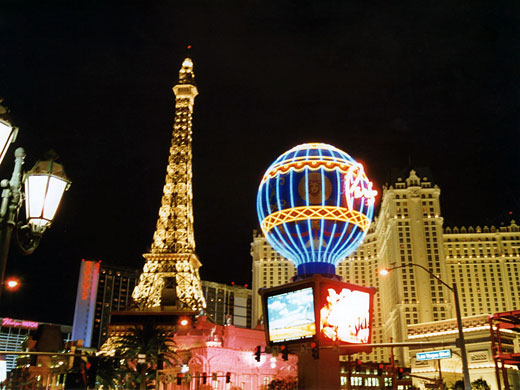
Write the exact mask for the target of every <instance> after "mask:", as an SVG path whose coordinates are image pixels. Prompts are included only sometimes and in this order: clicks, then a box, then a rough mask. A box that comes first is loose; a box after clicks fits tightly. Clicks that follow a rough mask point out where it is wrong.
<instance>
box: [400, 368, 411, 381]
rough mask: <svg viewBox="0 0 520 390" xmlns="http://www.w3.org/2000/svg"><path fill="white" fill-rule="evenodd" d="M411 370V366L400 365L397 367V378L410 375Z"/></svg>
mask: <svg viewBox="0 0 520 390" xmlns="http://www.w3.org/2000/svg"><path fill="white" fill-rule="evenodd" d="M411 372H412V369H411V368H410V367H399V368H397V379H403V377H405V376H409V375H410V373H411Z"/></svg>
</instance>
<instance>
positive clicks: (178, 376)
mask: <svg viewBox="0 0 520 390" xmlns="http://www.w3.org/2000/svg"><path fill="white" fill-rule="evenodd" d="M181 383H182V374H177V386H180V385H181Z"/></svg>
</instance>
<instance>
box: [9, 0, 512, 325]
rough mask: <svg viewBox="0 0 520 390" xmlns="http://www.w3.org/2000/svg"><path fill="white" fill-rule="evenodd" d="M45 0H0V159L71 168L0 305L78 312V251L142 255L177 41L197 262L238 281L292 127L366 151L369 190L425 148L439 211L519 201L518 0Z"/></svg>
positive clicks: (152, 219)
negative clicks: (188, 117) (9, 133)
mask: <svg viewBox="0 0 520 390" xmlns="http://www.w3.org/2000/svg"><path fill="white" fill-rule="evenodd" d="M41 3H43V2H41ZM41 3H40V2H23V1H13V2H3V4H2V9H1V12H0V51H1V60H0V96H2V97H4V98H5V101H4V105H6V106H8V107H9V108H10V110H11V116H12V117H13V121H14V122H15V124H16V125H18V127H19V128H20V132H19V136H18V139H17V142H16V144H15V145H13V146H11V148H10V150H9V152H8V153H9V154H8V156H7V157H6V158H5V160H4V161H3V163H2V165H1V167H0V175H1V176H0V178H9V177H10V175H11V172H12V168H13V153H14V149H15V147H19V146H23V147H24V148H25V149H26V152H27V155H28V157H27V159H26V165H25V168H26V169H29V168H30V167H32V165H33V164H34V163H35V161H36V160H37V159H39V158H41V157H42V156H43V154H44V153H45V152H46V151H47V150H49V149H54V150H56V152H57V153H58V154H59V156H60V162H61V163H63V165H64V166H65V170H66V172H67V174H68V176H69V177H70V179H71V180H72V187H71V188H70V190H69V191H68V193H66V195H65V198H64V202H63V205H62V207H61V209H60V210H59V211H58V215H57V219H56V221H55V224H54V225H53V226H52V228H51V229H50V230H49V231H48V232H47V233H46V234H45V236H44V237H43V239H42V242H41V245H40V247H39V248H38V249H37V250H36V252H35V253H34V254H33V255H31V256H27V257H25V256H22V255H20V254H19V252H18V251H17V248H16V246H15V245H13V246H12V247H11V252H10V256H9V261H8V272H7V274H8V275H18V276H19V277H21V278H22V280H23V283H24V285H23V287H22V288H21V289H20V290H18V291H17V292H16V293H5V294H4V296H3V299H2V300H3V301H2V302H1V308H0V316H9V317H13V318H19V319H28V320H36V321H47V322H54V323H64V324H72V320H73V313H74V301H75V297H76V288H77V280H78V275H79V266H80V262H81V259H83V258H84V259H96V260H97V259H100V260H103V262H105V263H107V264H113V265H121V266H128V267H133V268H138V269H141V268H142V265H143V264H144V259H143V258H142V256H141V254H142V253H145V252H146V251H147V250H148V248H149V246H150V244H151V242H152V236H153V232H154V230H155V224H156V220H157V215H158V209H159V206H160V200H161V195H162V186H163V184H164V178H165V173H166V164H167V159H168V153H169V147H170V139H171V131H172V125H173V114H174V95H173V92H172V90H171V88H172V87H173V85H175V83H176V81H177V77H178V70H179V68H180V65H181V63H182V60H183V59H184V57H185V55H186V46H187V45H188V44H191V45H192V46H193V49H192V58H193V61H194V64H195V68H194V70H195V75H196V80H197V84H198V89H199V96H198V97H197V98H196V101H195V112H194V122H193V167H194V183H193V188H194V210H195V237H196V243H197V253H198V255H199V258H200V260H201V261H202V263H203V267H202V268H201V270H200V271H201V277H202V278H203V279H205V280H212V281H218V282H226V283H231V282H232V281H234V282H236V283H240V284H244V283H250V280H251V256H250V253H249V251H250V243H251V241H252V231H253V229H255V228H256V227H257V224H258V222H257V218H256V206H255V205H256V190H257V188H258V184H259V182H260V179H261V177H262V175H263V172H264V171H265V170H266V169H267V167H268V166H269V164H270V163H271V162H272V161H273V160H274V159H275V158H276V157H278V156H279V155H280V154H282V153H283V152H285V151H286V150H288V149H290V148H291V147H293V146H295V145H298V144H300V143H304V142H325V143H330V144H332V145H334V146H336V147H338V148H340V149H342V150H344V151H346V152H347V153H349V154H350V155H351V156H353V157H354V158H356V159H357V160H358V161H361V162H363V163H364V164H365V168H366V171H367V172H368V175H369V177H371V178H372V180H373V181H374V183H375V187H376V189H378V190H379V191H380V192H381V186H382V185H383V184H384V183H386V182H388V181H389V180H390V177H391V172H392V169H402V168H409V167H411V166H414V167H417V166H427V167H430V168H431V170H432V172H433V180H434V181H435V183H436V184H438V185H439V187H440V188H441V190H442V193H441V206H442V215H443V217H444V224H445V225H447V226H455V225H458V226H461V225H466V226H468V225H474V226H476V225H482V226H483V225H492V224H493V225H495V226H500V224H501V223H505V224H509V221H510V220H511V219H512V218H516V219H517V220H519V219H520V200H519V197H520V178H519V174H518V172H519V169H520V163H519V146H520V136H519V132H518V127H519V85H520V84H519V70H520V67H519V66H520V47H519V46H520V45H519V43H520V42H519V37H520V31H519V26H520V10H519V3H518V2H515V1H510V2H490V1H478V0H473V1H470V2H460V1H452V0H451V1H432V2H423V1H419V2H417V1H410V2H399V4H400V5H399V6H394V5H390V4H387V3H386V2H381V4H379V5H377V6H376V5H367V4H365V2H353V1H337V2H336V1H328V0H321V1H305V0H299V1H279V0H278V1H277V0H273V1H267V0H266V1H259V0H257V1H206V2H199V1H185V2H174V1H170V2H164V1H153V2H152V1H150V2H134V1H129V2H108V1H105V2H96V1H93V2H86V1H85V2H81V1H77V2H65V1H64V2H45V5H43V4H41ZM498 3H500V4H498ZM379 200H380V198H379Z"/></svg>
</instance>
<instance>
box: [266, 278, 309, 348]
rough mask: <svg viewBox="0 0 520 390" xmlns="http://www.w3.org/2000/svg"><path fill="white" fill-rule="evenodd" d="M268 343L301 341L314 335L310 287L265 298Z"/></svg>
mask: <svg viewBox="0 0 520 390" xmlns="http://www.w3.org/2000/svg"><path fill="white" fill-rule="evenodd" d="M267 321H268V328H269V341H270V342H271V343H279V342H285V341H290V340H303V339H309V338H313V337H314V336H315V335H316V318H315V315H314V292H313V289H312V287H306V288H302V289H300V290H295V291H289V292H285V293H281V294H278V295H272V296H269V297H267Z"/></svg>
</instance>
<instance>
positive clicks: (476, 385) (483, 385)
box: [471, 378, 490, 390]
mask: <svg viewBox="0 0 520 390" xmlns="http://www.w3.org/2000/svg"><path fill="white" fill-rule="evenodd" d="M471 388H472V389H474V390H489V389H490V387H489V385H488V384H487V382H486V381H485V380H484V379H482V378H480V379H477V380H476V381H473V382H471Z"/></svg>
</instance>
